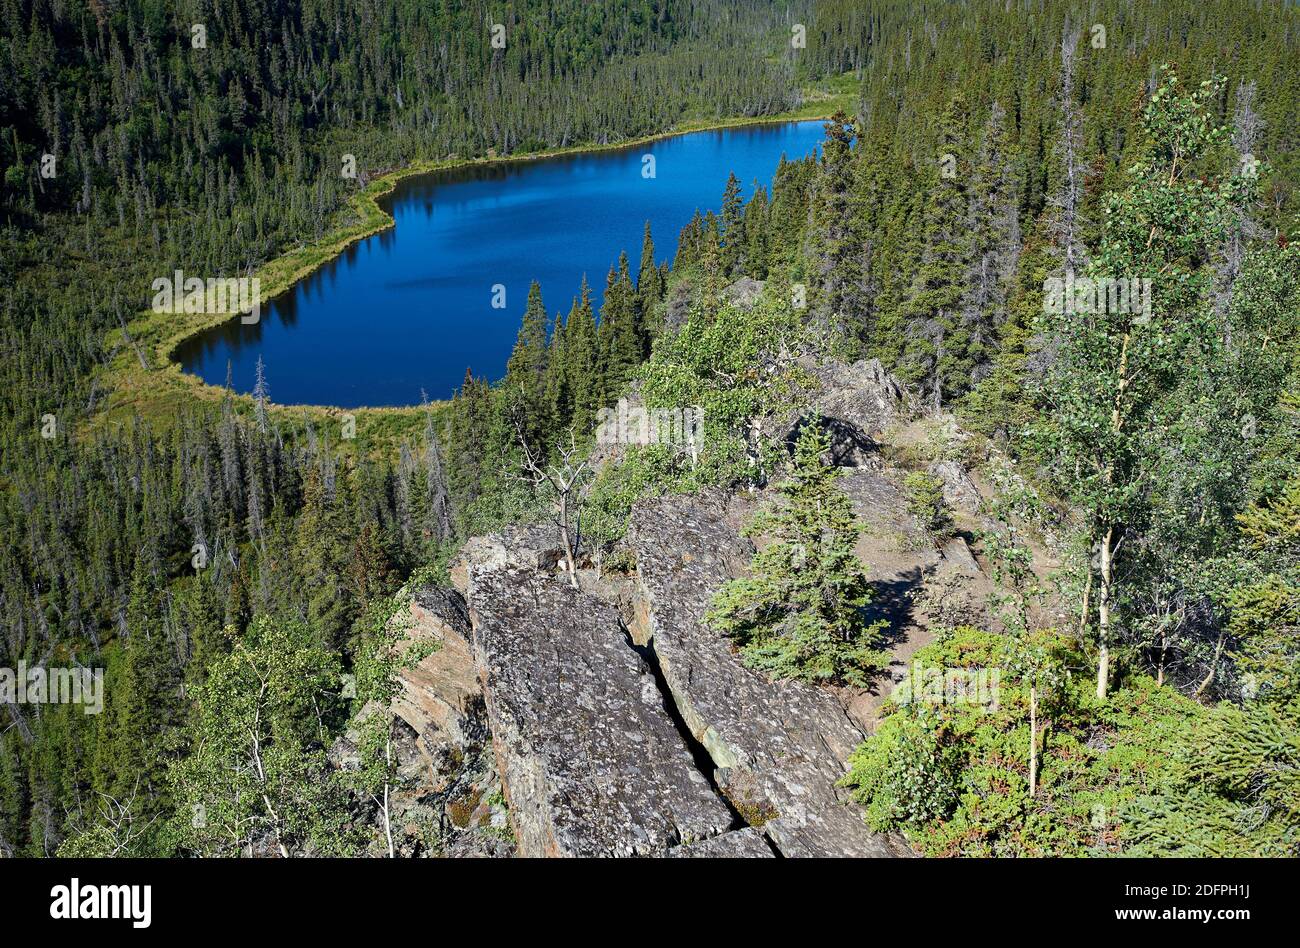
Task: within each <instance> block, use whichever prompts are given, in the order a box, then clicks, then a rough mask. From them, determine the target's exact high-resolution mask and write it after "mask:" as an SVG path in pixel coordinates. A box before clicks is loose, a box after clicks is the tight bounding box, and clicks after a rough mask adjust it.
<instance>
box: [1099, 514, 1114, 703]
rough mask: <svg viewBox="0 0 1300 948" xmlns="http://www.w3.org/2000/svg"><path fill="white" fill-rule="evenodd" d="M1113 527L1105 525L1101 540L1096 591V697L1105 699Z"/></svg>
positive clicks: (1107, 674) (1107, 683)
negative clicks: (1104, 532) (1097, 587)
mask: <svg viewBox="0 0 1300 948" xmlns="http://www.w3.org/2000/svg"><path fill="white" fill-rule="evenodd" d="M1114 537H1115V528H1114V527H1107V528H1106V536H1105V537H1104V538H1103V539H1102V542H1101V588H1100V589H1099V590H1098V592H1097V698H1098V699H1099V700H1101V701H1105V700H1106V689H1107V688H1108V687H1109V684H1110V602H1111V599H1110V597H1111V588H1112V583H1113V560H1112V548H1111V541H1112V540H1113V539H1114Z"/></svg>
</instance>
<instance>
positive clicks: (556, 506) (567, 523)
mask: <svg viewBox="0 0 1300 948" xmlns="http://www.w3.org/2000/svg"><path fill="white" fill-rule="evenodd" d="M513 421H514V427H515V436H516V437H517V438H518V440H519V446H520V447H521V448H522V449H523V452H524V474H523V475H521V477H522V479H523V480H524V481H526V482H527V483H529V484H531V485H532V486H533V490H534V491H535V492H537V493H541V492H542V491H546V490H549V491H550V492H551V494H552V495H553V498H554V499H553V501H552V511H551V512H552V517H553V520H554V523H555V525H556V527H557V528H558V529H559V531H560V540H561V541H562V542H563V544H564V567H565V569H567V570H568V571H569V583H570V585H572V586H573V587H574V588H575V589H576V588H577V587H578V569H577V564H576V562H575V556H576V554H577V551H578V549H579V546H580V544H581V543H582V485H583V482H584V480H585V479H586V476H587V475H588V474H589V473H590V459H589V458H587V457H583V458H582V459H581V460H579V459H578V444H577V439H576V438H575V437H574V434H573V427H572V426H570V427H569V443H568V445H567V446H566V445H565V444H564V441H563V440H561V441H559V443H557V444H556V448H555V450H556V452H557V453H558V454H559V460H558V461H557V462H554V463H548V462H547V461H546V459H545V458H543V457H542V456H540V455H539V454H538V453H537V452H536V451H534V450H533V448H532V445H530V444H529V443H528V437H527V435H526V434H525V433H524V427H523V423H522V421H521V419H520V418H519V417H518V416H517V415H516V416H515V418H514V419H513ZM571 521H572V522H571Z"/></svg>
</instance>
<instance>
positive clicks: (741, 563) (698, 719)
mask: <svg viewBox="0 0 1300 948" xmlns="http://www.w3.org/2000/svg"><path fill="white" fill-rule="evenodd" d="M627 543H628V544H629V545H630V546H631V547H632V548H633V549H634V550H635V554H636V560H637V578H636V592H635V596H634V603H633V616H632V620H631V627H632V634H633V638H634V639H635V640H636V641H637V642H638V643H639V644H643V645H645V646H646V647H647V648H648V649H651V650H652V652H653V654H654V656H655V657H656V659H657V661H658V664H659V666H660V669H661V673H662V675H663V678H664V681H665V682H666V684H667V687H668V688H669V690H670V691H671V694H672V697H673V699H674V701H675V703H676V707H677V709H678V711H679V713H680V715H681V717H682V719H683V721H684V723H685V725H686V727H687V728H689V730H690V732H691V734H692V736H693V737H694V739H695V740H696V741H698V742H699V743H700V744H701V745H702V746H703V747H704V749H705V750H706V751H707V753H708V755H709V757H710V758H711V761H712V763H713V765H714V767H715V768H716V781H717V783H718V785H719V787H720V789H721V790H722V792H723V793H724V794H725V795H726V796H727V798H728V800H729V801H730V803H731V804H732V806H733V807H734V808H735V809H736V811H737V812H738V813H739V814H740V815H741V816H742V817H743V818H744V819H745V821H746V822H747V823H748V824H749V825H750V826H752V827H755V828H761V830H762V832H763V833H764V835H765V836H766V837H767V838H768V839H769V840H770V841H771V842H772V844H773V845H774V846H775V847H776V849H777V850H778V851H779V852H780V854H781V855H784V856H888V855H894V854H896V853H898V852H900V851H901V850H899V849H898V848H896V845H895V843H894V841H893V840H891V839H889V838H887V837H885V836H882V835H880V834H876V833H873V832H871V831H870V830H868V828H867V827H866V826H865V825H864V823H863V821H862V815H861V813H860V811H858V810H857V809H856V808H855V807H852V806H850V805H846V804H845V803H844V802H842V801H841V799H840V797H839V794H838V792H837V790H836V782H837V781H838V780H839V779H840V778H841V777H842V776H843V775H844V773H845V771H846V761H847V758H848V756H849V754H850V753H851V752H852V751H853V750H854V748H856V747H857V745H858V744H859V743H861V741H862V739H863V735H862V733H861V732H860V731H859V730H858V729H857V728H856V727H854V726H853V724H852V723H851V722H850V721H849V719H848V717H847V715H846V714H845V712H844V710H843V708H842V707H841V706H840V704H839V702H838V701H837V699H836V698H835V697H834V696H833V695H832V694H831V693H829V692H827V691H824V690H821V689H818V688H815V687H812V686H810V685H806V684H803V683H800V682H793V681H780V682H773V681H770V680H768V678H767V677H766V676H765V675H763V674H760V673H759V672H756V671H754V670H752V669H750V668H747V667H746V666H745V665H744V664H742V663H741V661H740V659H739V658H738V657H737V655H736V654H735V653H734V651H733V650H732V648H731V645H730V643H729V642H728V641H727V640H726V638H725V637H724V636H722V635H720V634H718V633H717V632H715V631H713V630H712V629H709V628H708V627H707V626H705V624H704V622H703V616H704V613H705V611H706V610H707V609H708V607H709V604H710V602H711V599H712V597H713V594H714V593H715V592H716V591H717V589H718V588H719V587H720V586H721V585H722V584H723V583H724V582H726V581H727V580H728V579H730V578H732V577H734V576H736V575H738V574H739V573H741V572H742V571H743V569H744V568H745V566H746V564H747V563H748V562H749V559H750V557H751V556H752V554H753V546H752V544H750V543H749V541H748V540H745V539H743V538H742V537H740V536H739V534H738V533H737V532H736V530H735V528H734V527H733V526H731V525H730V523H729V522H728V519H727V515H726V510H725V497H724V496H723V495H721V494H718V493H712V492H706V493H704V494H701V495H694V496H682V495H675V496H668V497H661V498H656V499H653V500H649V501H644V502H641V503H639V504H637V505H636V507H634V509H633V512H632V522H631V527H630V529H629V532H628V537H627Z"/></svg>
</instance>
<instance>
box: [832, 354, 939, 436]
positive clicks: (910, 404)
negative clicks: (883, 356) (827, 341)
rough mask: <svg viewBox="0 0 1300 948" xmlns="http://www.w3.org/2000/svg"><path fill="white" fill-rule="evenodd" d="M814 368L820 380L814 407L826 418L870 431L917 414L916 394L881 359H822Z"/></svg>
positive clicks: (870, 433)
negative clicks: (846, 360)
mask: <svg viewBox="0 0 1300 948" xmlns="http://www.w3.org/2000/svg"><path fill="white" fill-rule="evenodd" d="M812 372H813V374H814V375H815V376H816V377H817V378H818V380H819V381H820V383H821V391H820V392H818V393H817V394H816V395H815V396H814V398H813V400H812V406H811V407H812V410H813V411H814V412H816V413H818V414H820V415H822V416H824V417H827V418H838V419H840V420H841V421H843V422H846V423H847V424H850V425H852V426H853V427H855V428H857V429H858V430H860V431H863V432H865V433H866V434H868V435H875V434H878V433H879V432H882V431H884V430H885V429H887V428H889V427H890V426H891V425H893V424H895V423H897V422H901V421H906V420H908V419H909V418H911V417H912V416H913V415H915V414H916V411H917V406H916V401H915V398H914V397H913V396H912V395H911V394H910V393H909V392H908V391H907V389H906V388H904V387H903V385H902V383H901V382H899V381H898V379H896V378H894V377H893V376H892V375H890V374H889V372H887V371H885V367H884V366H883V365H882V364H881V362H880V360H879V359H863V360H861V361H858V362H854V363H852V364H846V363H844V362H839V361H835V360H832V361H827V362H823V363H820V364H819V365H817V366H816V367H814V368H813V369H812Z"/></svg>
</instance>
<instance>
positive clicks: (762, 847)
mask: <svg viewBox="0 0 1300 948" xmlns="http://www.w3.org/2000/svg"><path fill="white" fill-rule="evenodd" d="M668 855H669V856H670V857H672V858H675V859H772V858H774V857H775V855H776V854H775V853H774V852H772V846H771V844H770V843H768V841H767V840H766V839H765V838H764V837H763V833H762V832H761V831H760V830H756V829H754V828H753V827H752V826H746V827H745V828H744V829H738V830H734V831H733V832H730V833H723V834H722V835H721V836H714V837H713V838H712V839H706V840H702V841H701V842H698V843H690V844H689V845H686V846H678V847H677V848H676V849H670V850H669V851H668Z"/></svg>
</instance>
